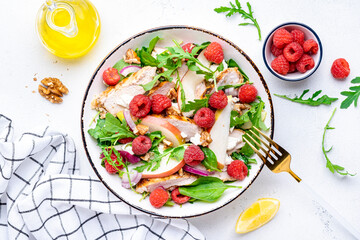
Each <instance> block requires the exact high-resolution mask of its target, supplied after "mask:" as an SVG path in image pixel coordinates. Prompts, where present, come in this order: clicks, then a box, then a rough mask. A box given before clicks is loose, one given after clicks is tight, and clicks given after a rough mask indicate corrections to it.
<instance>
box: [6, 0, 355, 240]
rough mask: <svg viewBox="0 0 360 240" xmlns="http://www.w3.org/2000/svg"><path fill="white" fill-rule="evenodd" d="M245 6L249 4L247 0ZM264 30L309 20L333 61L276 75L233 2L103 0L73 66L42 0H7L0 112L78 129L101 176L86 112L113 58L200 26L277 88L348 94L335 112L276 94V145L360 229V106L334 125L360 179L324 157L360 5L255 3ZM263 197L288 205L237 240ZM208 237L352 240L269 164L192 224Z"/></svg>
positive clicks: (337, 156)
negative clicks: (154, 38)
mask: <svg viewBox="0 0 360 240" xmlns="http://www.w3.org/2000/svg"><path fill="white" fill-rule="evenodd" d="M241 2H242V3H245V1H241ZM250 2H251V4H252V6H253V10H254V12H255V16H256V18H257V19H258V22H259V24H260V26H261V29H262V34H263V38H265V36H266V34H267V33H268V32H269V31H270V30H271V29H272V28H273V27H275V26H276V25H279V24H281V23H284V22H288V21H298V22H302V23H305V24H307V25H309V26H311V27H313V29H314V30H315V31H316V32H317V33H318V35H319V36H320V38H321V40H322V44H323V47H324V56H323V62H322V63H321V66H320V68H319V69H318V70H317V72H316V73H315V74H314V75H313V76H312V77H311V78H309V79H307V80H305V81H302V82H298V83H289V82H284V81H281V80H279V79H276V78H275V77H273V76H272V75H271V74H270V72H269V71H268V70H267V69H266V67H265V65H264V63H263V60H262V56H261V48H262V44H263V41H258V40H257V32H256V29H255V28H253V27H251V26H248V27H238V26H237V23H239V22H240V21H241V18H240V17H239V16H234V17H232V18H229V19H226V18H225V16H224V15H220V14H217V13H215V12H214V11H213V9H214V8H215V7H218V6H220V5H224V4H227V1H208V0H198V1H190V0H181V1H180V0H178V1H175V0H173V1H166V0H162V1H155V0H153V1H150V0H136V1H125V0H124V1H120V0H106V1H101V0H93V3H94V4H95V5H96V7H97V9H98V11H99V13H100V16H101V21H102V30H101V35H100V39H99V41H98V43H97V44H96V46H95V47H94V49H93V50H92V51H91V52H90V53H89V54H88V55H86V56H85V57H83V58H80V59H77V60H64V59H60V58H57V57H55V56H53V55H51V54H50V53H48V52H47V51H46V50H45V49H44V48H43V47H42V46H41V44H40V42H39V40H38V38H37V36H36V33H35V27H34V26H35V16H36V13H37V10H38V8H39V7H40V5H41V3H42V1H41V0H32V1H25V0H18V1H4V0H2V1H0V24H1V38H0V76H1V80H0V113H2V114H4V115H6V116H8V117H10V118H12V119H13V120H14V123H13V124H14V126H15V127H16V128H18V129H31V128H33V127H36V126H37V125H41V126H45V125H50V126H51V127H52V128H54V129H58V130H61V131H65V132H68V133H69V134H70V135H71V136H72V137H73V138H74V139H75V141H76V144H77V147H78V153H79V159H80V161H81V170H82V173H83V174H91V175H94V173H93V171H92V169H90V167H89V165H88V161H87V159H86V157H85V153H84V151H83V149H82V147H83V146H82V143H81V135H80V109H81V103H82V98H83V94H84V92H85V87H86V86H87V84H88V81H89V78H90V76H91V75H92V73H93V71H94V69H95V68H96V66H97V65H98V64H99V63H100V61H101V60H102V59H103V57H104V56H105V55H106V54H107V53H108V52H109V51H110V50H112V49H113V48H114V47H115V46H116V45H118V44H119V43H120V42H122V41H123V40H125V39H126V38H128V37H129V36H131V35H133V34H136V33H138V32H140V31H143V30H146V29H148V28H152V27H156V26H161V25H169V24H178V25H192V26H197V27H201V28H205V29H208V30H211V31H213V32H217V33H219V34H220V35H223V36H224V37H226V38H228V39H230V40H231V41H233V42H234V43H235V44H237V45H238V46H240V48H242V49H243V50H244V51H245V52H246V53H247V54H248V55H249V56H250V57H251V58H252V59H253V60H254V62H255V63H256V64H257V66H258V67H259V69H260V70H261V71H262V73H263V75H264V77H265V79H266V81H267V83H268V86H269V88H270V92H271V93H272V94H273V93H280V94H295V93H301V92H302V90H304V89H307V88H309V89H311V90H312V91H316V90H319V89H322V90H324V93H326V94H328V95H330V96H335V97H339V98H340V100H339V101H337V102H336V103H335V104H333V105H332V106H320V107H308V106H305V105H300V104H295V103H291V102H288V101H285V100H282V99H279V98H276V97H274V98H273V101H274V110H275V136H274V137H275V140H276V141H278V142H279V143H281V145H283V147H284V148H286V149H288V150H289V151H290V152H291V154H292V156H293V161H292V168H293V170H294V171H295V172H296V173H298V175H299V176H300V177H302V178H303V179H305V180H306V181H308V182H309V183H310V184H311V185H312V187H313V188H314V189H315V190H316V191H317V192H318V193H319V194H320V195H321V196H323V197H324V198H325V199H326V200H327V201H328V202H329V203H330V204H332V205H333V206H334V207H335V208H337V209H338V210H339V212H341V213H342V215H343V216H344V217H345V218H346V219H348V220H349V221H350V222H352V223H353V225H354V226H355V228H357V229H360V214H359V213H360V179H359V174H360V161H359V160H360V159H359V156H360V148H359V147H358V146H359V143H358V141H359V139H360V138H359V135H360V124H359V119H360V109H359V107H358V108H354V107H353V106H352V107H350V108H349V109H347V110H340V109H338V111H337V112H336V114H335V117H334V119H333V121H332V123H331V125H332V126H334V127H336V129H335V130H332V131H331V132H329V133H328V135H327V138H326V142H327V145H328V146H330V145H334V148H333V151H332V152H331V153H330V154H329V157H330V158H331V159H332V160H333V161H334V162H335V163H337V164H339V165H343V166H345V167H346V168H347V169H348V170H349V171H351V172H357V173H358V175H356V176H355V177H339V176H336V175H333V174H331V173H330V171H329V170H328V169H326V167H325V159H324V157H323V155H322V152H321V138H322V132H323V127H324V126H325V124H326V122H327V120H328V119H329V117H330V115H331V112H332V110H333V109H334V107H339V106H340V103H341V100H342V99H343V97H342V96H340V92H341V91H343V90H346V89H348V87H349V86H350V80H351V79H352V78H353V77H355V76H359V75H360V69H357V68H358V66H359V65H360V59H359V52H360V45H359V44H358V39H360V31H359V30H358V29H360V15H359V14H358V10H359V9H360V2H359V1H355V0H353V1H350V0H344V1H335V0H326V1H325V0H322V1H320V0H316V1H314V0H303V1H298V0H297V1H293V0H291V1H290V0H288V1H285V0H283V1H280V0H273V1H265V0H261V1H260V0H257V1H250ZM339 57H344V58H346V59H347V60H348V61H349V63H350V67H351V74H350V77H349V78H348V79H347V80H345V81H337V80H335V79H333V78H332V77H331V74H330V70H329V69H330V67H331V64H332V61H333V60H334V59H336V58H339ZM35 74H36V77H37V78H38V79H42V78H44V77H48V76H53V77H58V78H60V79H61V80H62V81H63V82H64V84H65V85H66V86H68V88H69V89H70V94H69V95H68V96H65V98H64V102H63V103H62V104H60V105H53V104H50V103H49V102H47V101H45V100H44V99H43V98H42V97H40V96H39V94H37V93H33V92H32V91H37V86H38V84H39V81H37V82H35V81H33V77H34V75H35ZM262 197H273V198H277V199H279V200H280V202H281V207H280V210H279V212H278V214H277V216H276V217H275V218H274V219H273V220H272V221H271V222H270V223H269V224H267V225H266V226H264V227H262V228H261V229H259V230H257V231H254V232H251V233H248V234H245V235H237V234H235V231H234V226H235V222H236V220H237V218H238V216H239V214H240V213H241V211H243V210H244V209H245V208H247V207H248V206H249V205H250V204H251V203H252V202H254V201H255V200H256V199H258V198H262ZM190 221H191V222H192V223H193V224H194V225H195V226H197V227H198V228H199V229H200V230H201V231H202V232H203V233H204V234H205V236H206V237H207V239H209V240H212V239H324V240H325V239H352V237H351V236H350V235H349V234H348V233H347V232H346V231H345V230H343V229H342V227H340V226H339V225H338V224H337V223H336V222H334V221H333V219H332V218H331V217H329V216H328V214H327V213H326V212H325V211H324V210H322V209H321V208H320V207H319V206H317V205H315V204H314V203H313V202H312V200H311V199H310V198H308V197H307V196H305V194H304V193H303V192H302V190H301V189H300V188H299V186H297V184H296V182H295V181H294V180H293V179H292V178H291V177H290V176H289V175H287V174H285V173H283V174H278V175H275V174H273V173H272V172H270V171H269V170H268V169H266V168H264V170H263V172H262V173H261V174H260V176H259V177H258V178H257V180H256V181H255V183H254V184H253V185H252V186H251V188H250V189H248V190H247V191H246V192H245V193H244V194H243V195H242V196H240V197H239V198H238V199H236V200H235V201H234V202H232V203H231V204H229V205H227V206H226V207H224V208H222V209H220V210H218V211H216V212H214V213H211V214H208V215H205V216H202V217H198V218H193V219H190Z"/></svg>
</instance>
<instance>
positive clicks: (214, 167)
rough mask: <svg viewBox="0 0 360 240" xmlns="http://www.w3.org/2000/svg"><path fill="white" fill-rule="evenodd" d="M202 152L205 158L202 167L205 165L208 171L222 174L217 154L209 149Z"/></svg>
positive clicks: (204, 148)
mask: <svg viewBox="0 0 360 240" xmlns="http://www.w3.org/2000/svg"><path fill="white" fill-rule="evenodd" d="M201 150H202V151H203V153H204V156H205V158H204V160H203V161H202V162H201V163H202V165H204V167H205V168H206V169H207V170H210V171H218V172H221V170H220V169H218V162H217V158H216V155H215V153H214V152H213V151H212V150H211V149H210V148H207V147H202V148H201Z"/></svg>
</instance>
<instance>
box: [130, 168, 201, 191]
mask: <svg viewBox="0 0 360 240" xmlns="http://www.w3.org/2000/svg"><path fill="white" fill-rule="evenodd" d="M196 179H197V177H196V176H195V175H192V174H190V173H187V172H184V173H183V175H182V176H180V175H179V174H178V173H177V174H173V175H171V176H169V177H164V178H150V179H141V181H140V182H139V183H138V184H137V185H136V191H137V192H139V193H143V192H152V191H154V190H155V189H156V188H157V187H163V188H165V189H168V188H171V187H176V186H184V185H189V184H191V183H193V182H195V181H196Z"/></svg>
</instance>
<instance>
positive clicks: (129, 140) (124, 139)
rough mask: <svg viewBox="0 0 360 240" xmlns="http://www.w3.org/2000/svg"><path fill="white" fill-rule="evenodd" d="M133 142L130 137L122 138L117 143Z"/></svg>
mask: <svg viewBox="0 0 360 240" xmlns="http://www.w3.org/2000/svg"><path fill="white" fill-rule="evenodd" d="M133 140H134V138H132V137H127V138H122V139H119V141H118V142H119V143H121V144H126V143H129V142H132V141H133Z"/></svg>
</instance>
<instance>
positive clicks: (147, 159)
mask: <svg viewBox="0 0 360 240" xmlns="http://www.w3.org/2000/svg"><path fill="white" fill-rule="evenodd" d="M140 158H141V159H142V160H144V161H146V162H147V161H149V159H150V153H146V154H145V155H144V156H141V157H140Z"/></svg>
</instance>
